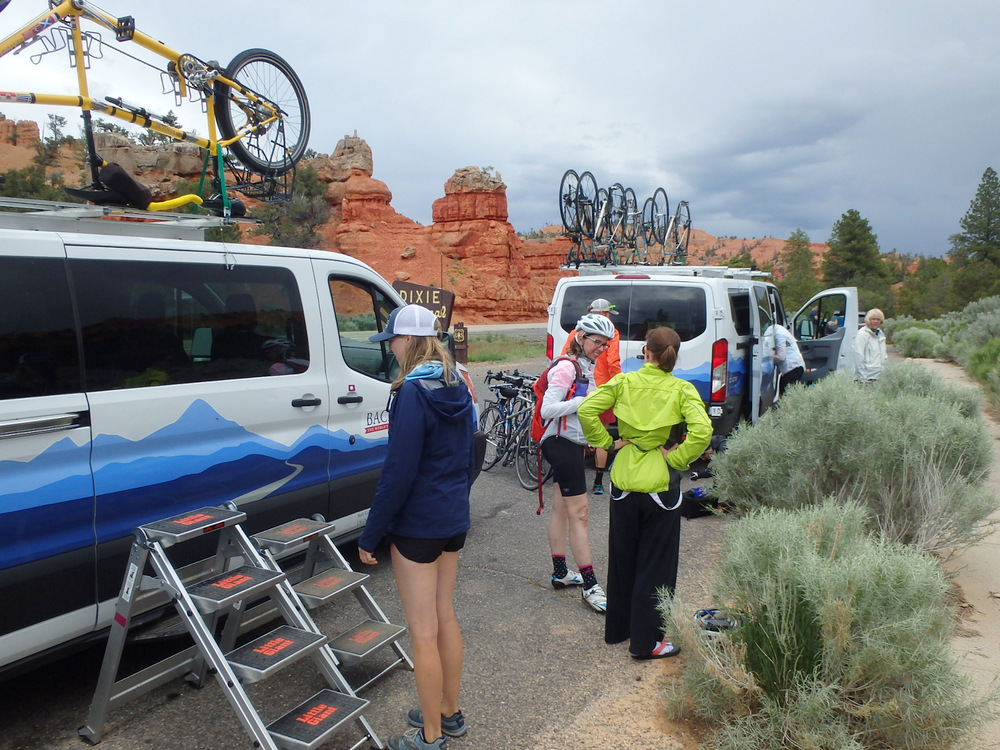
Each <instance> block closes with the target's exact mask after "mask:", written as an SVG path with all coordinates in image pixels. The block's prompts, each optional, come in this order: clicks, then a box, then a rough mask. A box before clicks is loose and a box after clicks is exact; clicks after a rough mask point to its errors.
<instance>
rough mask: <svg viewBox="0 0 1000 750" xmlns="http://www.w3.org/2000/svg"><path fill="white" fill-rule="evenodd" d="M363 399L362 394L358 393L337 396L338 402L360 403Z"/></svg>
mask: <svg viewBox="0 0 1000 750" xmlns="http://www.w3.org/2000/svg"><path fill="white" fill-rule="evenodd" d="M364 400H365V399H364V396H362V395H361V394H360V393H355V394H354V395H353V396H337V403H338V404H360V403H361V402H362V401H364Z"/></svg>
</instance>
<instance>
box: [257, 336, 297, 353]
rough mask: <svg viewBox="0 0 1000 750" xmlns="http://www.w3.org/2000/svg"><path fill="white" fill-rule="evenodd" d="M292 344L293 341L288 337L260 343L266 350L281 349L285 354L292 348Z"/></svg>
mask: <svg viewBox="0 0 1000 750" xmlns="http://www.w3.org/2000/svg"><path fill="white" fill-rule="evenodd" d="M292 346H293V344H292V342H291V341H289V340H288V339H268V340H267V341H265V342H264V343H263V344H261V345H260V348H261V349H262V350H263V351H265V352H266V351H271V350H272V349H280V350H281V353H282V354H285V353H287V352H288V350H289V349H291V348H292Z"/></svg>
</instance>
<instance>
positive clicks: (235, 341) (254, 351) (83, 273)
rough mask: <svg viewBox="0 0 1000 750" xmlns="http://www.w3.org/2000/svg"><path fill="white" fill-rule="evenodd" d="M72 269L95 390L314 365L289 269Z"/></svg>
mask: <svg viewBox="0 0 1000 750" xmlns="http://www.w3.org/2000/svg"><path fill="white" fill-rule="evenodd" d="M70 270H71V272H72V278H73V284H74V287H75V289H76V297H77V304H78V307H79V312H80V325H81V329H82V334H83V351H84V362H85V377H86V383H85V385H86V388H87V390H114V389H120V388H140V387H146V386H157V385H168V384H174V383H195V382H203V381H215V380H230V379H238V378H253V377H267V376H269V375H285V374H287V375H292V374H295V373H298V372H304V371H305V370H306V369H308V367H309V341H308V337H307V335H306V328H305V319H304V315H303V312H302V302H301V299H300V297H299V291H298V287H297V286H296V283H295V277H294V275H293V274H292V272H291V271H289V270H287V269H284V268H263V267H260V266H236V267H235V268H232V269H228V270H227V269H226V268H225V267H224V266H222V265H221V264H220V265H210V264H201V263H161V262H146V261H106V260H80V259H71V260H70ZM275 342H277V343H275Z"/></svg>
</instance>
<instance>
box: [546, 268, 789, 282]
mask: <svg viewBox="0 0 1000 750" xmlns="http://www.w3.org/2000/svg"><path fill="white" fill-rule="evenodd" d="M561 268H562V269H564V270H567V271H572V270H576V271H578V272H579V274H580V276H631V277H633V278H634V277H635V276H650V277H653V276H709V277H717V278H727V279H766V278H770V277H771V274H770V273H768V272H767V271H758V270H756V269H752V268H728V267H727V266H637V265H628V266H624V265H622V266H594V265H589V266H580V268H579V269H576V268H574V267H572V266H561Z"/></svg>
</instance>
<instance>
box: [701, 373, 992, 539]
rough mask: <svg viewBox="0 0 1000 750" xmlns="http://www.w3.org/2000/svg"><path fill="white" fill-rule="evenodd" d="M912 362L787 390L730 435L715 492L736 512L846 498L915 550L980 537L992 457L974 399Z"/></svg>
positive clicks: (987, 511) (989, 509)
mask: <svg viewBox="0 0 1000 750" xmlns="http://www.w3.org/2000/svg"><path fill="white" fill-rule="evenodd" d="M915 367H919V366H918V365H915V364H912V363H910V364H909V365H908V366H907V367H906V368H905V369H902V370H901V371H900V372H896V370H897V368H903V365H890V366H889V367H888V368H886V373H885V374H884V375H883V378H884V379H885V380H884V382H881V383H879V384H876V385H874V386H863V385H860V384H858V383H855V382H854V381H853V380H851V379H850V378H849V377H847V376H845V375H834V376H832V377H829V378H825V379H824V380H822V381H820V382H819V383H817V384H816V385H814V386H811V387H809V388H795V389H791V390H789V391H788V393H786V394H785V398H783V399H782V401H781V404H780V406H779V407H778V408H777V409H774V410H772V411H771V412H769V413H768V414H767V415H766V416H765V417H764V418H763V419H761V420H760V421H759V422H758V423H757V424H756V425H753V426H744V427H741V428H740V429H739V430H737V431H736V432H735V433H734V434H733V435H732V437H730V439H729V441H728V447H727V449H726V451H724V452H723V453H721V454H719V456H718V458H717V459H716V461H715V469H716V487H717V489H718V491H719V492H720V494H721V495H722V496H723V497H724V498H725V499H726V500H727V501H728V502H730V503H732V504H733V505H735V506H736V507H737V508H739V509H742V510H752V509H757V508H765V507H773V508H782V509H794V508H799V507H803V506H814V505H818V504H820V503H822V502H823V501H824V500H825V499H826V498H827V497H834V498H836V499H837V500H838V501H841V502H845V501H847V500H857V501H858V502H860V503H861V504H863V505H864V506H865V507H866V508H867V509H868V511H869V518H870V522H871V524H872V525H873V526H874V527H876V528H878V529H879V530H880V531H881V532H882V533H884V534H886V535H887V538H888V539H890V540H892V541H897V542H903V543H906V544H914V545H917V546H918V547H919V548H920V549H922V550H925V551H931V550H945V549H952V548H957V547H961V546H965V545H968V544H972V543H974V542H975V541H977V540H978V539H980V538H982V536H983V535H984V533H985V532H986V530H987V528H986V527H985V526H984V522H985V520H986V518H987V517H988V516H989V514H990V513H991V512H992V510H993V509H995V508H996V507H997V504H998V501H997V499H996V498H991V496H990V495H989V494H988V493H985V492H984V491H982V490H981V489H980V486H981V484H982V483H983V481H984V479H985V477H986V473H987V471H988V469H989V466H990V462H991V459H992V454H991V447H990V441H989V437H988V435H987V432H986V428H985V424H984V423H983V420H982V417H981V416H980V413H979V409H978V400H976V399H974V398H970V397H969V396H968V395H967V393H966V392H967V390H968V389H954V388H951V387H949V386H947V385H946V384H945V383H944V382H943V381H941V379H940V378H939V377H937V376H933V375H932V377H933V378H934V379H935V380H936V381H937V384H936V385H934V386H932V385H930V384H929V382H930V381H928V380H927V379H926V376H924V375H923V374H922V373H921V374H919V375H918V374H917V371H916V370H914V369H912V368H915ZM974 404H975V405H974Z"/></svg>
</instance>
